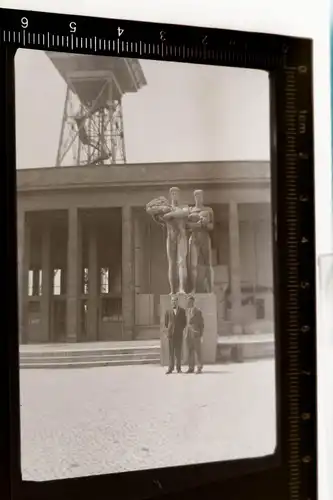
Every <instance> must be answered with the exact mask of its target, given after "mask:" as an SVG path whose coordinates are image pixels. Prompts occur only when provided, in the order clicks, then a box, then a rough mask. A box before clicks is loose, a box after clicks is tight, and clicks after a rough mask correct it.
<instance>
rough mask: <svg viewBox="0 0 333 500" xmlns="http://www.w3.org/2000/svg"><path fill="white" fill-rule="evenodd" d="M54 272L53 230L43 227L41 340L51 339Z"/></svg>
mask: <svg viewBox="0 0 333 500" xmlns="http://www.w3.org/2000/svg"><path fill="white" fill-rule="evenodd" d="M52 275H53V273H52V269H51V231H50V229H49V228H48V227H44V228H43V235H42V296H41V325H42V328H41V332H40V341H41V342H48V341H49V340H50V311H51V295H53V290H52V289H53V276H52Z"/></svg>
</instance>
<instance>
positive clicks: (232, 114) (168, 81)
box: [15, 49, 270, 169]
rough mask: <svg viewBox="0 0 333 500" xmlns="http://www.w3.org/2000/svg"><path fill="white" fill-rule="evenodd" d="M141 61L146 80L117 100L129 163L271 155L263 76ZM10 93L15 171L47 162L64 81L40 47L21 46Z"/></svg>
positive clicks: (57, 123) (56, 135)
mask: <svg viewBox="0 0 333 500" xmlns="http://www.w3.org/2000/svg"><path fill="white" fill-rule="evenodd" d="M95 57H96V56H95ZM140 63H141V66H142V70H143V72H144V74H145V77H146V80H147V85H146V86H145V87H143V88H142V89H140V90H139V91H138V92H137V93H134V94H126V95H125V96H124V98H123V116H124V133H125V147H126V156H127V162H128V163H154V162H186V161H223V160H224V161H246V160H252V161H256V160H269V156H270V152H269V148H270V140H269V85H268V74H267V73H265V72H263V71H256V70H248V69H239V68H227V67H215V66H203V65H200V66H199V65H192V64H184V63H174V62H160V61H148V60H141V61H140ZM15 90H16V105H15V108H16V150H17V168H20V169H21V168H41V167H52V166H54V165H55V160H56V155H57V148H58V143H59V137H60V128H61V121H62V114H63V108H64V102H65V95H66V84H65V82H64V81H63V80H62V78H61V77H60V75H59V74H58V72H57V71H56V69H55V67H54V66H53V64H52V63H51V61H50V60H49V59H48V57H47V56H46V54H45V53H44V52H42V51H34V50H27V49H20V50H19V51H18V52H17V55H16V58H15Z"/></svg>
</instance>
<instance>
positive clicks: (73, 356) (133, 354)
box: [20, 334, 275, 369]
mask: <svg viewBox="0 0 333 500" xmlns="http://www.w3.org/2000/svg"><path fill="white" fill-rule="evenodd" d="M240 351H241V355H240V354H239V353H240ZM274 355H275V346H274V336H273V335H272V334H269V335H264V334H259V335H242V336H222V337H219V339H218V345H217V362H222V363H223V362H228V361H229V362H230V361H232V362H239V361H241V360H242V361H250V360H259V359H265V358H273V357H274ZM159 363H160V345H159V341H152V340H150V341H149V340H146V341H138V340H137V341H127V342H126V341H125V342H109V343H105V342H101V343H91V344H89V343H86V344H62V345H59V344H54V345H47V344H44V345H35V346H34V345H28V346H21V347H20V368H22V369H23V368H30V369H31V368H37V369H38V368H75V367H76V368H89V367H103V366H126V365H144V364H159Z"/></svg>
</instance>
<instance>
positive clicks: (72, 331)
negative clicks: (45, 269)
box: [66, 207, 82, 342]
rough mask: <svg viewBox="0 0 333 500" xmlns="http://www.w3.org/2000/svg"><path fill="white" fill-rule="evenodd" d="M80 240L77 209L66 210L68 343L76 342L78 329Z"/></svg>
mask: <svg viewBox="0 0 333 500" xmlns="http://www.w3.org/2000/svg"><path fill="white" fill-rule="evenodd" d="M80 244H81V238H80V228H79V217H78V209H77V208H76V207H71V208H70V209H69V210H68V244H67V273H66V274H67V287H66V292H67V318H66V336H67V341H68V342H76V341H77V339H78V334H79V327H80V322H79V319H80V314H79V313H80V297H81V293H80V292H81V286H80V285H81V279H80V272H81V250H82V249H81V245H80Z"/></svg>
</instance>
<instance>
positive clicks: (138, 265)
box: [134, 211, 143, 330]
mask: <svg viewBox="0 0 333 500" xmlns="http://www.w3.org/2000/svg"><path fill="white" fill-rule="evenodd" d="M142 231H143V229H142V221H141V217H140V213H139V212H138V211H137V212H136V214H135V216H134V330H135V327H136V325H139V324H140V305H141V304H140V294H141V293H142V270H143V234H142Z"/></svg>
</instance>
